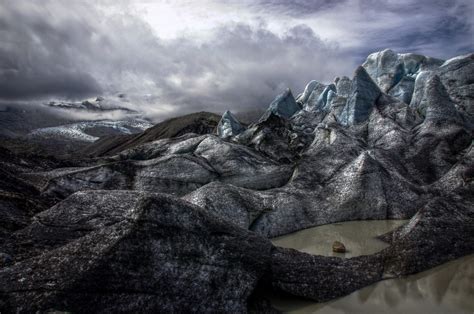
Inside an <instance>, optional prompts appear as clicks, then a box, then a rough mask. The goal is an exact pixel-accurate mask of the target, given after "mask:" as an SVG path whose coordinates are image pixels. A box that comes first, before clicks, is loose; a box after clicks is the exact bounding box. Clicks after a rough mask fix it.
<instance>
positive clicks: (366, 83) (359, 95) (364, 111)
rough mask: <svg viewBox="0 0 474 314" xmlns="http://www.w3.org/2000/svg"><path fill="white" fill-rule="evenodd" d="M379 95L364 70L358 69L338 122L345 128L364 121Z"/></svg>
mask: <svg viewBox="0 0 474 314" xmlns="http://www.w3.org/2000/svg"><path fill="white" fill-rule="evenodd" d="M380 95H381V92H380V90H379V88H378V86H377V85H376V84H375V83H374V82H373V81H372V79H371V78H370V76H369V75H368V74H367V72H366V71H365V70H364V68H363V67H361V66H360V67H358V68H357V70H356V71H355V73H354V78H353V80H352V85H351V94H350V96H349V99H348V100H347V104H346V106H345V107H344V109H343V111H342V113H341V115H340V116H339V118H338V120H339V121H340V123H341V124H343V125H346V126H349V125H354V124H359V123H361V122H364V121H366V120H367V118H368V117H369V115H370V112H371V111H372V109H373V107H374V105H375V102H376V100H377V98H378V97H379V96H380Z"/></svg>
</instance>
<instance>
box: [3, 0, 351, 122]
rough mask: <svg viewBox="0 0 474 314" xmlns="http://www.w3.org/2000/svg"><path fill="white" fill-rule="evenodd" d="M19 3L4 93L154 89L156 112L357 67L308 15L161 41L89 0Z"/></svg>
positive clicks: (255, 102)
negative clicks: (278, 24)
mask: <svg viewBox="0 0 474 314" xmlns="http://www.w3.org/2000/svg"><path fill="white" fill-rule="evenodd" d="M15 3H16V2H15ZM18 3H20V4H19V5H15V4H14V3H13V2H10V3H9V4H8V5H6V4H5V3H4V4H3V5H2V8H1V11H2V12H3V13H2V20H3V23H2V26H1V30H2V31H1V37H2V43H3V42H6V43H7V44H6V45H2V48H1V50H0V55H1V60H2V63H1V70H0V89H1V90H2V92H1V98H3V99H17V98H23V99H28V98H38V97H44V98H48V97H76V98H80V97H86V96H90V95H94V94H97V93H100V92H102V93H111V92H123V91H125V92H128V93H132V94H133V93H137V94H142V95H143V94H147V93H151V94H154V95H155V97H152V100H153V101H147V102H145V103H146V106H149V108H146V110H149V111H150V112H151V113H153V112H155V113H156V114H172V113H173V112H175V111H177V110H180V111H181V112H187V111H196V110H204V109H206V110H215V111H222V110H223V109H225V108H237V110H240V109H249V108H255V107H263V106H266V105H267V104H268V103H269V102H270V101H271V99H272V98H273V97H274V96H275V95H276V94H277V93H279V92H280V91H281V90H282V89H284V88H286V87H288V86H289V87H292V88H294V89H295V90H299V89H302V88H303V86H304V85H305V83H306V82H307V81H309V80H311V79H314V78H316V79H319V80H323V81H324V80H326V81H327V80H331V79H332V78H333V75H334V73H338V72H339V73H344V72H345V71H347V70H348V69H350V68H352V67H353V64H352V63H351V62H350V61H346V62H345V61H344V60H342V61H341V60H338V58H337V54H338V47H337V45H335V44H330V43H326V42H323V41H322V40H320V39H319V38H318V37H317V36H316V35H315V34H314V32H313V31H312V30H311V29H310V28H308V27H307V26H305V25H298V26H295V27H292V28H290V29H288V31H287V32H285V33H284V34H282V35H277V34H275V33H273V32H271V31H269V30H268V29H267V27H266V26H265V25H264V24H260V26H258V27H251V26H249V25H247V24H242V23H233V24H229V25H223V26H220V27H218V28H216V29H215V30H214V31H213V32H212V34H211V35H210V39H209V40H207V41H205V42H202V41H198V40H195V39H193V38H177V39H174V40H167V41H163V40H160V39H159V38H158V37H156V36H155V35H154V33H153V31H152V30H151V29H150V28H149V27H148V26H147V24H146V23H144V22H143V21H142V20H140V19H139V18H138V17H137V16H134V15H132V14H119V15H113V16H106V15H104V14H102V12H101V10H100V8H97V9H95V8H94V7H91V6H90V5H86V2H71V3H68V4H67V7H66V6H65V5H62V4H61V3H60V2H56V1H46V2H42V3H41V5H40V4H39V3H38V4H36V3H26V2H21V1H20V2H18ZM71 6H72V7H71Z"/></svg>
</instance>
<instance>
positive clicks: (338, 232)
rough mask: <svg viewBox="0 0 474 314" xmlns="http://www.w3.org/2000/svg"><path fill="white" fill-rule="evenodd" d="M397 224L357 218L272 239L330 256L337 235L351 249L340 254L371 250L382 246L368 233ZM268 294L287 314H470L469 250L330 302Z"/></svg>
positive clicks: (472, 261) (473, 267)
mask: <svg viewBox="0 0 474 314" xmlns="http://www.w3.org/2000/svg"><path fill="white" fill-rule="evenodd" d="M402 223H403V222H401V221H389V222H387V221H385V222H384V221H376V222H374V221H371V222H367V221H362V222H349V223H342V224H333V225H327V226H321V227H316V228H311V229H307V230H303V231H300V232H297V233H294V234H291V235H287V236H283V237H279V238H277V239H274V243H275V244H276V245H280V246H284V247H292V248H295V249H298V250H302V251H305V252H308V253H312V254H320V255H333V253H332V251H331V245H332V242H333V241H334V240H338V241H341V242H343V243H344V244H346V247H347V248H348V249H349V250H350V252H349V253H347V254H345V256H356V255H361V254H371V253H375V252H377V251H378V250H380V249H382V248H384V247H385V246H386V244H384V243H383V242H381V241H378V240H376V239H373V237H374V236H376V235H380V234H383V233H385V232H387V231H390V230H392V229H393V228H396V227H397V226H399V225H401V224H402ZM334 255H336V254H334ZM337 255H343V254H337ZM270 298H271V301H272V304H273V306H274V307H275V308H277V309H278V310H280V311H282V312H286V313H330V314H332V313H338V314H339V313H417V314H418V313H420V314H421V313H440V314H441V313H443V314H445V313H469V314H472V313H474V255H469V256H465V257H463V258H460V259H458V260H455V261H451V262H449V263H446V264H443V265H441V266H438V267H436V268H433V269H430V270H428V271H425V272H422V273H419V274H416V275H412V276H408V277H406V278H401V279H391V280H385V281H381V282H378V283H376V284H374V285H371V286H368V287H366V288H363V289H361V290H359V291H356V292H354V293H352V294H350V295H348V296H345V297H342V298H339V299H336V300H333V301H331V302H326V303H315V302H311V301H307V300H302V299H299V298H296V297H290V296H284V297H283V296H278V297H276V296H272V297H270Z"/></svg>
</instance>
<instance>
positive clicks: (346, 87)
mask: <svg viewBox="0 0 474 314" xmlns="http://www.w3.org/2000/svg"><path fill="white" fill-rule="evenodd" d="M351 84H352V82H351V79H350V78H348V77H347V76H343V77H341V78H340V79H339V81H337V84H336V91H337V95H338V96H342V97H346V98H348V97H349V96H350V94H351Z"/></svg>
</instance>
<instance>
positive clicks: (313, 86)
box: [296, 80, 326, 104]
mask: <svg viewBox="0 0 474 314" xmlns="http://www.w3.org/2000/svg"><path fill="white" fill-rule="evenodd" d="M325 87H326V86H325V85H324V84H321V83H319V82H317V81H314V80H313V81H311V82H309V83H308V84H307V85H306V87H305V89H304V92H303V93H302V94H301V96H300V97H298V98H297V99H296V100H297V102H299V103H300V104H305V103H306V102H307V101H308V99H309V97H310V96H311V94H312V93H313V92H315V93H316V94H317V96H316V98H317V97H319V94H320V93H321V92H322V91H323V90H324V88H325Z"/></svg>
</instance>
